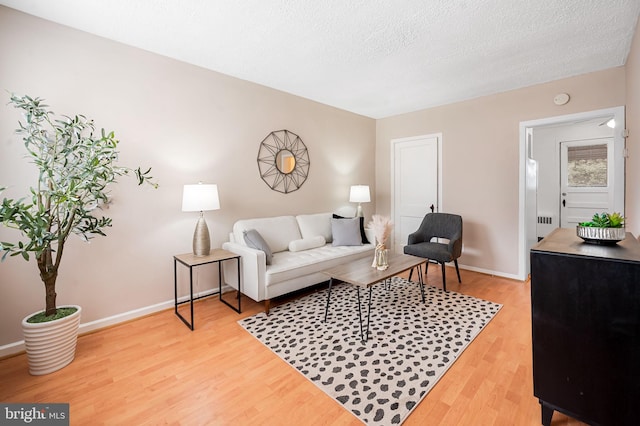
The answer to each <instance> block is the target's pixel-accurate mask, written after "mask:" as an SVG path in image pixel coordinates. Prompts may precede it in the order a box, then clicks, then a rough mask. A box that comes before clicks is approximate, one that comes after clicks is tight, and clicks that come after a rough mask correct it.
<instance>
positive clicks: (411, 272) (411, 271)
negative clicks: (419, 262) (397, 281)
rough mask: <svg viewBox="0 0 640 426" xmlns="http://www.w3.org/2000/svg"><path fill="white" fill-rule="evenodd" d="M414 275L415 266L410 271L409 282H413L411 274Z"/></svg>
mask: <svg viewBox="0 0 640 426" xmlns="http://www.w3.org/2000/svg"><path fill="white" fill-rule="evenodd" d="M412 275H413V268H411V270H410V271H409V282H411V276H412Z"/></svg>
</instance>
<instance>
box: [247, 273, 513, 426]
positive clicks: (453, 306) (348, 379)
mask: <svg viewBox="0 0 640 426" xmlns="http://www.w3.org/2000/svg"><path fill="white" fill-rule="evenodd" d="M424 291H425V301H426V303H425V304H422V303H421V296H420V289H419V286H418V284H417V283H415V282H409V281H407V280H405V279H403V278H398V277H394V278H392V279H391V282H390V286H384V285H382V284H377V285H374V286H373V291H372V301H371V322H370V332H369V339H368V340H367V341H366V342H364V343H363V342H362V340H361V337H360V336H361V334H360V322H359V319H358V299H357V294H356V287H355V286H352V285H350V284H339V285H334V286H333V288H332V290H331V304H330V306H329V315H328V317H327V322H326V323H325V322H324V321H323V320H324V312H325V306H326V302H327V290H326V289H325V290H321V291H318V292H316V293H312V294H309V295H307V296H304V297H302V298H300V299H297V300H293V301H291V302H288V303H286V304H283V305H280V306H277V307H275V308H274V309H272V310H271V313H270V314H269V315H268V316H267V315H265V314H264V313H260V314H257V315H254V316H252V317H249V318H245V319H243V320H241V321H238V322H239V324H240V325H241V326H242V327H244V328H245V329H246V330H247V331H248V332H249V333H251V334H252V335H253V336H254V337H255V338H256V339H258V340H259V341H260V342H262V343H263V344H264V345H265V346H267V347H268V348H269V349H271V350H272V351H273V352H275V353H276V354H277V355H278V356H279V357H280V358H282V359H283V360H284V361H286V362H287V363H289V364H290V365H291V366H292V367H294V368H296V369H297V370H298V371H299V372H300V373H302V374H303V375H304V376H305V377H307V378H308V379H309V380H311V381H312V382H313V383H314V384H315V385H317V386H318V387H319V388H320V389H322V390H323V391H324V392H325V393H327V394H328V395H330V396H331V397H332V398H334V399H335V400H336V401H338V402H339V403H340V404H342V405H343V406H344V407H345V408H346V409H347V410H349V411H350V412H351V413H353V414H354V415H355V416H356V417H357V418H358V419H360V420H361V421H362V422H363V423H366V424H376V425H395V424H401V423H402V422H403V421H404V420H405V419H406V418H407V416H408V415H409V414H410V413H411V411H412V410H413V409H414V408H415V407H416V405H417V404H418V403H419V402H420V401H421V400H422V398H424V396H425V395H426V394H427V392H429V390H431V388H433V386H434V385H435V384H436V383H437V382H438V380H439V379H440V377H442V376H443V375H444V373H445V372H446V371H447V369H448V368H449V367H450V366H451V365H452V364H453V362H454V361H455V360H456V359H457V358H458V357H459V356H460V354H461V353H462V351H463V350H464V349H465V348H466V347H467V346H468V345H469V343H471V341H472V340H473V339H474V338H475V337H476V336H477V335H478V333H480V331H481V330H482V329H483V328H484V326H485V325H487V323H488V322H489V321H491V319H492V318H493V317H494V316H495V315H496V314H497V313H498V311H499V310H500V308H501V307H502V305H500V304H497V303H493V302H488V301H485V300H481V299H477V298H474V297H471V296H466V295H463V294H459V293H455V292H452V291H448V292H444V291H442V290H441V289H440V288H437V287H431V286H425V287H424ZM360 297H361V302H362V305H361V306H362V318H363V326H364V327H365V328H366V318H367V301H368V290H363V289H361V290H360Z"/></svg>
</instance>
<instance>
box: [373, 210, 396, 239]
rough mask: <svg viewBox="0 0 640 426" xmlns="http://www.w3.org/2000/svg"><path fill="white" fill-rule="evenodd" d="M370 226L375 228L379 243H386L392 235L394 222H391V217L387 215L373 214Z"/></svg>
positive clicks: (374, 232) (374, 231)
mask: <svg viewBox="0 0 640 426" xmlns="http://www.w3.org/2000/svg"><path fill="white" fill-rule="evenodd" d="M368 226H369V228H371V229H372V230H373V234H374V235H375V237H376V241H377V243H378V244H379V245H380V244H382V245H384V243H385V241H387V239H388V238H389V236H390V235H391V230H392V229H393V222H391V219H390V218H389V217H387V216H382V215H379V214H374V215H373V216H371V222H369V225H368Z"/></svg>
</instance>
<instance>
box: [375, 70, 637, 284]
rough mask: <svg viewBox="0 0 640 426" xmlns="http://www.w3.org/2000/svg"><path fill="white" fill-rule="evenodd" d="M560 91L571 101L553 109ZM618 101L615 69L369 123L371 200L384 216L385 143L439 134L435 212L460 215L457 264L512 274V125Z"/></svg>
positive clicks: (621, 91) (515, 190)
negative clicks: (372, 148)
mask: <svg viewBox="0 0 640 426" xmlns="http://www.w3.org/2000/svg"><path fill="white" fill-rule="evenodd" d="M561 92H566V93H568V94H570V95H571V101H570V102H569V103H568V104H566V105H564V106H556V105H555V104H554V103H553V98H554V96H555V95H556V94H558V93H561ZM624 103H625V70H624V68H622V67H619V68H613V69H609V70H605V71H601V72H596V73H591V74H586V75H582V76H578V77H573V78H568V79H564V80H558V81H554V82H551V83H546V84H540V85H536V86H532V87H527V88H524V89H519V90H514V91H510V92H506V93H501V94H497V95H492V96H486V97H482V98H478V99H473V100H469V101H466V102H460V103H456V104H451V105H446V106H442V107H437V108H431V109H427V110H423V111H418V112H414V113H410V114H403V115H400V116H396V117H391V118H386V119H382V120H378V121H377V122H376V205H377V211H378V213H386V214H390V210H391V204H390V203H391V200H390V181H391V178H390V141H391V140H392V139H396V138H402V137H409V136H417V135H425V134H433V133H442V151H443V152H442V162H443V167H442V169H443V170H442V192H443V196H442V203H443V205H442V206H441V211H445V212H451V213H458V214H460V215H462V217H463V220H464V227H465V228H464V247H465V252H464V254H463V255H462V258H461V259H460V263H461V265H465V266H467V267H471V268H475V269H477V270H482V271H486V272H495V273H498V274H501V275H506V276H512V277H517V275H518V247H519V246H520V245H519V241H518V232H519V211H518V209H519V179H520V170H519V164H520V153H519V144H520V139H519V124H520V122H522V121H528V120H535V119H541V118H546V117H552V116H558V115H564V114H570V113H576V112H583V111H590V110H596V109H601V108H608V107H614V106H620V105H624Z"/></svg>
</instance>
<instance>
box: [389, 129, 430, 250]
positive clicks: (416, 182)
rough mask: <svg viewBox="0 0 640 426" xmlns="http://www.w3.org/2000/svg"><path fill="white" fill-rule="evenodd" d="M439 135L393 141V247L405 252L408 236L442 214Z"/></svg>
mask: <svg viewBox="0 0 640 426" xmlns="http://www.w3.org/2000/svg"><path fill="white" fill-rule="evenodd" d="M440 141H441V137H440V136H439V135H429V136H420V137H416V138H407V139H396V140H394V141H392V156H391V158H392V179H393V182H392V191H393V192H392V220H393V223H394V232H393V238H394V241H393V247H394V250H395V252H397V253H402V252H403V247H404V246H405V245H406V244H407V237H408V236H409V234H411V233H412V232H415V231H416V230H417V229H418V227H419V226H420V223H421V222H422V219H424V216H425V215H426V214H427V213H429V212H431V211H436V212H437V211H439V204H440V202H439V200H440V167H439V164H440V156H439V154H440Z"/></svg>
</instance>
